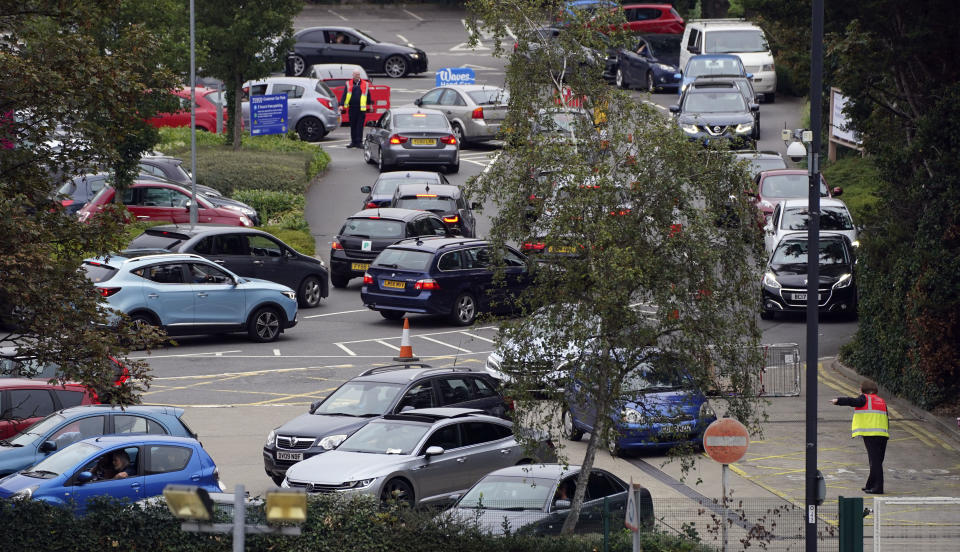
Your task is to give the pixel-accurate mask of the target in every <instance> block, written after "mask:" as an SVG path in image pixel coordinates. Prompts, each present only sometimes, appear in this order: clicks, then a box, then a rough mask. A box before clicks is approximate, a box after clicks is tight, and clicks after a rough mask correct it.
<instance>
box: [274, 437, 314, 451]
mask: <svg viewBox="0 0 960 552" xmlns="http://www.w3.org/2000/svg"><path fill="white" fill-rule="evenodd" d="M316 440H317V438H316V437H294V436H292V435H277V448H282V449H287V450H302V449H307V448H310V445H312V444H313V442H314V441H316Z"/></svg>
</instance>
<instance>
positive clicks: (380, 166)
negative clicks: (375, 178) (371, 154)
mask: <svg viewBox="0 0 960 552" xmlns="http://www.w3.org/2000/svg"><path fill="white" fill-rule="evenodd" d="M379 153H380V155H377V168H378V169H380V172H384V171H386V170H388V169H389V168H390V165H387V164H386V163H384V162H383V148H380V149H379Z"/></svg>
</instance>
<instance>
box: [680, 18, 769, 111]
mask: <svg viewBox="0 0 960 552" xmlns="http://www.w3.org/2000/svg"><path fill="white" fill-rule="evenodd" d="M682 44H683V48H682V49H681V50H680V66H681V67H684V66H686V64H687V60H688V59H690V58H691V56H698V55H703V54H733V55H736V56H737V57H738V58H740V60H741V61H742V63H743V66H744V67H745V70H746V72H747V73H749V74H751V75H753V84H754V87H755V88H756V89H757V92H760V93H761V94H763V99H764V101H766V102H771V103H772V102H773V101H774V100H775V98H776V91H777V72H776V69H775V68H774V63H773V53H772V52H771V50H770V46H769V45H768V44H767V38H766V36H765V35H764V34H763V30H762V29H760V27H758V26H757V25H756V24H755V23H751V22H749V21H744V20H742V19H739V20H738V19H692V20H690V21H687V25H686V27H684V29H683V39H682Z"/></svg>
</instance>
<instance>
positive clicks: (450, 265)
mask: <svg viewBox="0 0 960 552" xmlns="http://www.w3.org/2000/svg"><path fill="white" fill-rule="evenodd" d="M437 268H438V269H440V270H460V268H461V265H460V252H459V251H450V252H449V253H444V254H443V256H441V257H440V261H438V262H437Z"/></svg>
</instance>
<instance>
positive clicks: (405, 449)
mask: <svg viewBox="0 0 960 552" xmlns="http://www.w3.org/2000/svg"><path fill="white" fill-rule="evenodd" d="M429 429H430V426H429V425H426V424H406V423H402V422H371V423H369V424H367V425H365V426H363V427H362V428H360V429H358V430H357V432H356V433H354V434H353V435H351V436H349V437H347V440H346V441H344V442H343V444H342V445H340V446H339V447H337V450H342V451H346V452H366V453H370V454H403V455H408V454H413V449H414V447H416V446H417V443H419V442H420V439H423V436H424V435H426V433H427V431H428V430H429Z"/></svg>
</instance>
